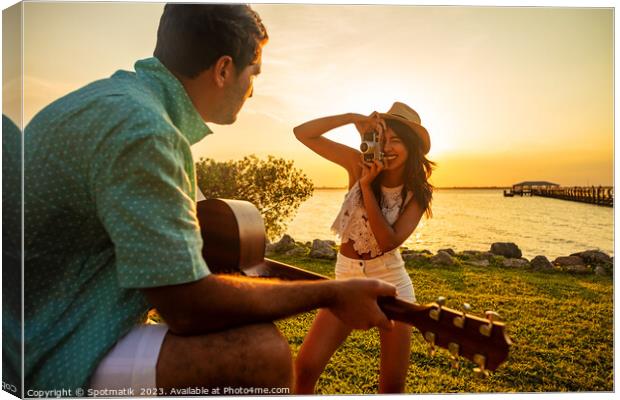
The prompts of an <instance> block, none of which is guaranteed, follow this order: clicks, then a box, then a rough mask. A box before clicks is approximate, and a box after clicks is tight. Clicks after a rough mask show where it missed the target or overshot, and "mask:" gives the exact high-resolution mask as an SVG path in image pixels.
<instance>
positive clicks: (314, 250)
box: [265, 235, 613, 276]
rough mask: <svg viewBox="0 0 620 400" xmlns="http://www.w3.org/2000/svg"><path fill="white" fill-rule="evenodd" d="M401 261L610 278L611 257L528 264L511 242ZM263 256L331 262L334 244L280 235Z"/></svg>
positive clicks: (422, 253)
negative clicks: (282, 255) (496, 267)
mask: <svg viewBox="0 0 620 400" xmlns="http://www.w3.org/2000/svg"><path fill="white" fill-rule="evenodd" d="M400 252H401V255H402V257H403V259H404V260H405V261H411V262H413V263H414V264H415V265H417V266H420V267H424V266H433V267H442V266H443V267H452V266H467V265H472V266H476V267H489V266H500V267H505V268H519V269H527V270H533V271H559V272H567V273H573V274H592V273H594V274H596V275H605V276H611V275H613V257H610V256H609V255H607V254H605V253H603V252H602V251H599V250H586V251H582V252H579V253H573V254H570V255H569V256H562V257H557V258H556V259H555V260H553V261H549V259H547V257H545V256H544V255H538V256H536V257H534V258H533V259H532V260H531V261H530V260H527V259H526V258H524V257H523V256H522V255H523V254H522V252H521V249H519V247H518V246H517V245H516V244H515V243H504V242H498V243H493V244H492V245H491V248H490V249H489V251H478V250H465V251H462V252H455V251H454V250H453V249H450V248H446V249H441V250H439V251H437V254H433V253H432V252H430V251H428V250H411V249H408V248H406V247H401V248H400ZM265 254H266V255H267V256H270V255H273V254H284V255H287V256H300V257H310V258H316V259H324V260H335V259H336V255H337V254H338V245H337V244H336V243H335V242H334V241H333V240H319V239H314V240H313V241H312V243H310V242H306V243H301V242H296V241H295V240H294V239H293V238H292V237H291V236H289V235H284V236H283V237H282V238H281V239H280V240H279V241H278V242H276V243H268V244H267V246H266V248H265Z"/></svg>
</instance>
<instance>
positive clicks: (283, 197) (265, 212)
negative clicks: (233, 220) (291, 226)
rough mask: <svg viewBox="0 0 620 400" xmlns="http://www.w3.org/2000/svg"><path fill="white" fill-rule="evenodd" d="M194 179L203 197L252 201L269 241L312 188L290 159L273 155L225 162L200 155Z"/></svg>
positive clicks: (284, 225) (308, 195) (284, 224)
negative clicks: (258, 212) (261, 218)
mask: <svg viewBox="0 0 620 400" xmlns="http://www.w3.org/2000/svg"><path fill="white" fill-rule="evenodd" d="M196 178H197V184H198V187H199V188H200V190H201V191H202V193H203V194H204V195H205V197H206V198H207V199H209V198H216V197H219V198H226V199H234V200H246V201H249V202H250V203H252V204H254V205H255V206H256V207H257V208H258V210H259V211H260V213H261V215H262V217H263V220H264V222H265V231H266V235H267V237H268V238H269V239H270V240H273V239H275V238H277V237H279V236H280V235H282V233H284V231H285V230H286V226H287V224H288V223H289V222H290V220H291V219H292V217H293V216H294V215H295V213H296V212H297V209H298V208H299V206H300V205H301V203H303V202H304V201H305V200H307V199H308V198H310V197H311V196H312V192H313V190H314V185H313V184H312V182H311V181H310V179H309V178H308V177H307V176H306V175H305V174H304V173H303V171H302V170H301V169H297V168H295V167H294V166H293V161H287V160H284V159H282V158H276V157H274V156H268V157H267V159H266V160H264V159H259V158H258V157H256V156H255V155H250V156H246V157H244V158H243V159H241V160H236V161H233V160H231V161H225V162H218V161H214V160H212V159H208V158H206V159H203V158H201V159H200V160H199V161H198V162H197V163H196Z"/></svg>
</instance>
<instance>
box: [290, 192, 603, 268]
mask: <svg viewBox="0 0 620 400" xmlns="http://www.w3.org/2000/svg"><path fill="white" fill-rule="evenodd" d="M345 193H346V191H345V190H316V191H315V192H314V196H313V197H312V198H311V199H309V200H308V201H306V202H305V203H303V204H302V205H301V207H300V208H299V210H298V213H297V216H296V217H295V219H294V220H293V221H292V222H291V223H290V224H289V227H288V230H287V231H288V233H289V234H290V235H291V236H292V237H293V238H294V239H295V240H298V241H311V240H313V239H335V236H334V235H333V234H332V233H331V232H330V230H329V227H330V226H331V223H332V221H333V219H334V218H335V217H336V214H337V213H338V211H339V209H340V205H341V203H342V200H343V198H344V195H345ZM433 215H434V216H433V218H431V219H426V218H425V217H423V218H422V220H421V221H420V224H419V225H418V227H417V228H416V230H415V231H414V233H413V234H412V235H411V236H410V237H409V239H408V240H407V241H406V242H405V243H404V245H405V246H407V247H409V248H413V249H417V250H422V249H428V250H430V251H432V252H436V251H437V250H439V249H441V248H447V247H450V248H452V249H454V250H455V251H462V250H484V251H486V250H489V249H490V247H491V243H493V242H514V243H516V244H517V245H518V246H519V248H520V249H521V251H522V252H523V256H524V257H526V258H528V259H532V258H533V257H535V256H537V255H545V256H547V257H548V258H549V259H554V258H556V257H559V256H567V255H569V254H571V253H574V252H577V251H583V250H588V249H600V250H602V251H604V252H606V253H607V254H609V255H613V250H614V243H613V240H614V230H613V228H614V216H613V209H612V208H610V207H600V206H594V205H590V204H583V203H576V202H570V201H563V200H556V199H546V198H543V197H513V198H505V197H503V195H502V191H501V190H437V191H436V192H435V195H434V198H433Z"/></svg>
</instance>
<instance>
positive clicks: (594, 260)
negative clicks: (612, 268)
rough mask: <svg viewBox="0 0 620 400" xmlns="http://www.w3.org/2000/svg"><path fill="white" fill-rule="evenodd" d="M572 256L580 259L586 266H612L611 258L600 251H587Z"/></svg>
mask: <svg viewBox="0 0 620 400" xmlns="http://www.w3.org/2000/svg"><path fill="white" fill-rule="evenodd" d="M571 256H577V257H580V258H581V259H582V260H583V261H585V263H586V264H590V265H592V264H595V265H599V264H611V262H612V261H611V257H609V256H608V255H607V254H605V253H603V252H602V251H599V250H587V251H582V252H580V253H573V254H571Z"/></svg>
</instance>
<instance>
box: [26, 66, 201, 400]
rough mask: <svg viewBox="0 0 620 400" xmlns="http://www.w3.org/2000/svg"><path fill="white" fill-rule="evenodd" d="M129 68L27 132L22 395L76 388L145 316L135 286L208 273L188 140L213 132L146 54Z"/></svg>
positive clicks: (78, 94) (58, 105)
mask: <svg viewBox="0 0 620 400" xmlns="http://www.w3.org/2000/svg"><path fill="white" fill-rule="evenodd" d="M135 70H136V72H129V71H118V72H116V73H115V74H114V75H112V76H111V77H110V78H108V79H103V80H100V81H96V82H93V83H91V84H90V85H87V86H85V87H83V88H81V89H79V90H77V91H75V92H73V93H70V94H68V95H67V96H65V97H63V98H61V99H59V100H57V101H55V102H54V103H52V104H50V105H49V106H48V107H46V108H45V109H44V110H42V111H41V112H40V113H39V114H38V115H37V116H35V118H34V119H33V120H32V122H31V123H30V124H29V125H28V127H26V130H25V135H24V138H25V142H24V145H25V160H24V161H25V162H24V168H25V170H24V193H25V197H24V211H25V214H24V224H25V225H24V226H25V236H24V246H25V275H24V280H25V299H24V301H25V304H24V310H25V326H24V328H25V375H26V379H25V380H26V382H25V383H26V389H48V390H49V389H63V388H64V389H70V388H77V387H86V386H87V385H88V380H89V377H90V375H91V374H92V373H93V371H94V369H95V368H96V366H97V364H98V363H99V361H100V360H101V359H102V357H103V356H104V355H105V354H106V353H107V351H108V350H110V348H111V347H112V346H113V345H114V343H115V342H116V341H117V340H118V339H119V338H120V337H121V336H122V335H124V334H126V333H127V332H128V331H129V330H130V329H131V327H132V326H133V325H135V324H136V323H139V322H140V321H143V320H144V318H145V314H146V312H147V310H148V304H147V301H146V299H145V297H144V296H143V295H142V293H141V291H140V290H139V289H140V288H147V287H157V286H166V285H174V284H181V283H186V282H192V281H195V280H198V279H200V278H202V277H204V276H206V275H208V274H209V270H208V268H207V266H206V265H205V263H204V261H203V259H202V256H201V248H202V239H201V237H200V230H199V226H198V221H197V219H196V204H195V195H196V189H195V188H196V178H195V171H194V162H193V159H192V155H191V151H190V145H192V144H194V143H196V142H197V141H199V140H200V139H202V138H204V137H205V136H206V135H207V134H209V133H211V131H210V130H209V128H208V127H207V126H206V125H205V124H204V122H203V121H202V119H201V118H200V116H199V114H198V113H197V111H196V110H195V108H194V107H193V105H192V103H191V100H190V99H189V97H188V96H187V94H186V92H185V90H184V89H183V86H182V85H181V84H180V82H179V81H178V80H177V79H176V78H175V77H174V76H173V75H172V74H171V73H170V72H169V71H168V70H167V69H166V68H165V67H164V66H163V65H162V64H161V63H160V62H159V61H158V60H157V59H156V58H149V59H146V60H140V61H138V62H137V63H136V64H135ZM16 289H17V288H16Z"/></svg>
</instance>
